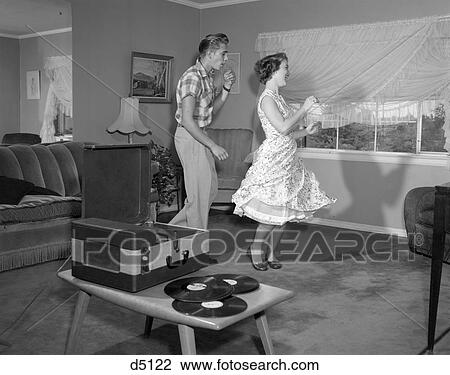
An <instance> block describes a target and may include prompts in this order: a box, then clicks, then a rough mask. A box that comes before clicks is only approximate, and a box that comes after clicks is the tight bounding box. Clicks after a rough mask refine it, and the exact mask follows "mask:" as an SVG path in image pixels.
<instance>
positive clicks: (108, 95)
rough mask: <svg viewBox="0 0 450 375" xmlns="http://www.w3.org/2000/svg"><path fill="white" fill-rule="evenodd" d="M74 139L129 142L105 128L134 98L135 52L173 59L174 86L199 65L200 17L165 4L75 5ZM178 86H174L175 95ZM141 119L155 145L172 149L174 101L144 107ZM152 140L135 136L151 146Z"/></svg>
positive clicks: (86, 0)
mask: <svg viewBox="0 0 450 375" xmlns="http://www.w3.org/2000/svg"><path fill="white" fill-rule="evenodd" d="M71 3H72V17H73V21H72V33H73V57H74V60H75V65H74V67H73V69H74V70H73V77H74V79H73V95H74V139H75V140H80V141H87V140H88V141H93V142H101V143H125V142H126V137H125V136H123V135H120V134H113V135H110V134H108V133H107V132H106V128H107V127H108V126H109V125H111V124H112V123H113V122H114V121H115V120H116V118H117V116H118V114H119V109H120V98H121V97H126V96H128V95H129V89H130V69H131V67H130V61H131V52H132V51H138V52H145V53H153V54H161V55H168V56H173V57H174V60H173V70H172V73H173V75H172V82H173V83H174V84H175V83H176V81H177V79H178V77H180V76H181V74H182V73H183V71H184V70H186V69H187V67H188V66H190V65H191V64H192V63H193V62H194V61H195V50H196V47H197V45H198V42H199V27H200V26H199V25H200V20H199V17H200V12H199V11H198V10H197V9H194V8H190V7H187V6H183V5H180V4H176V3H172V2H168V1H164V0H152V1H146V0H96V1H90V0H72V1H71ZM174 91H175V87H172V92H174ZM140 111H141V112H142V115H141V119H142V121H143V122H144V124H145V125H146V126H147V127H149V128H150V129H151V130H152V132H153V135H152V136H151V138H152V139H154V140H155V141H156V142H158V143H160V144H162V145H166V146H172V145H173V140H172V134H173V133H174V131H175V125H176V123H175V120H174V113H175V100H174V101H173V102H172V103H171V104H164V103H158V104H155V103H145V104H143V103H141V104H140ZM152 120H154V122H153V121H152ZM149 139H150V137H148V136H139V135H136V136H135V137H134V142H136V143H137V142H148V140H149Z"/></svg>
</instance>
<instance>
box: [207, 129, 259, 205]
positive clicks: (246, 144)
mask: <svg viewBox="0 0 450 375" xmlns="http://www.w3.org/2000/svg"><path fill="white" fill-rule="evenodd" d="M207 134H208V136H209V137H210V138H211V139H212V140H213V141H214V142H215V143H217V144H218V145H219V146H222V147H223V148H224V149H225V150H227V152H228V154H229V157H228V158H227V159H225V160H217V159H215V164H216V171H217V178H218V185H219V186H218V188H219V189H218V193H217V196H216V198H215V199H214V201H213V205H222V204H231V196H232V195H233V193H234V192H235V191H236V190H237V189H238V188H239V186H240V185H241V181H242V179H243V178H244V177H245V174H246V173H247V170H248V168H249V167H250V165H251V162H247V161H246V158H247V156H248V155H249V154H250V153H251V152H252V141H253V131H252V130H251V129H216V128H208V129H207Z"/></svg>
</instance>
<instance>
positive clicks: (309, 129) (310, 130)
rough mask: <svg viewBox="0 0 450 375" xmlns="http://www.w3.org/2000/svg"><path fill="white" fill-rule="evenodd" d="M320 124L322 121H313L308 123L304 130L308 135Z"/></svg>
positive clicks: (317, 128) (318, 127)
mask: <svg viewBox="0 0 450 375" xmlns="http://www.w3.org/2000/svg"><path fill="white" fill-rule="evenodd" d="M321 126H322V123H321V122H320V121H316V122H313V123H312V124H310V125H308V126H307V127H306V128H305V130H306V132H307V133H308V135H311V134H314V133H316V132H317V131H318V130H319V129H320V127H321Z"/></svg>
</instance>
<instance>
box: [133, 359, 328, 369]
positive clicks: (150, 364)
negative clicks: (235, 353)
mask: <svg viewBox="0 0 450 375" xmlns="http://www.w3.org/2000/svg"><path fill="white" fill-rule="evenodd" d="M130 369H131V370H133V371H145V370H148V371H156V370H162V371H172V370H175V371H179V370H181V371H208V372H216V371H217V372H221V371H270V372H274V371H319V362H317V361H307V362H305V361H284V360H282V359H281V358H279V359H278V360H275V361H246V360H236V359H229V360H223V359H220V358H219V359H217V360H215V361H183V360H178V361H173V360H172V359H168V358H167V359H157V360H156V361H155V360H153V359H150V360H144V359H136V360H135V361H132V362H131V363H130Z"/></svg>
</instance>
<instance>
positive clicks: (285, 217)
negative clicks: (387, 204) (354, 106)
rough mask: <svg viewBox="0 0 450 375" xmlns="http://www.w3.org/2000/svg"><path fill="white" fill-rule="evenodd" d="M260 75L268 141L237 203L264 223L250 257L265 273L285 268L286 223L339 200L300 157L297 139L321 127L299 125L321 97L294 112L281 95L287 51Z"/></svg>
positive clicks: (267, 60)
mask: <svg viewBox="0 0 450 375" xmlns="http://www.w3.org/2000/svg"><path fill="white" fill-rule="evenodd" d="M255 71H256V74H257V76H258V78H259V80H260V82H261V83H263V84H264V85H265V89H264V91H263V92H262V94H261V96H260V97H259V100H258V104H257V110H258V116H259V118H260V120H261V125H262V127H263V130H264V133H265V135H266V139H265V140H264V142H263V143H262V144H261V146H260V147H259V148H258V150H257V151H256V152H255V153H254V157H253V164H252V166H251V167H250V168H249V170H248V171H247V174H246V176H245V178H244V180H243V181H242V183H241V187H240V188H239V189H238V190H237V191H236V193H235V194H233V197H232V201H233V203H235V204H236V208H235V210H234V213H235V214H237V215H239V216H242V215H245V216H248V217H250V218H252V219H254V220H256V221H258V222H259V225H258V228H257V229H256V234H255V238H254V240H253V243H252V245H251V247H250V255H251V258H252V264H253V267H254V268H255V269H257V270H259V271H266V270H267V269H268V268H269V267H270V268H273V269H279V268H281V263H280V262H279V261H278V260H277V259H276V258H275V257H274V252H273V249H274V248H275V247H276V245H277V244H278V243H279V240H280V237H281V234H282V229H283V228H284V225H285V224H286V223H287V222H289V221H301V220H304V219H307V218H309V217H310V216H312V214H313V213H314V212H315V211H316V210H318V209H319V208H321V207H324V206H326V205H329V204H331V203H334V202H335V201H336V200H335V199H334V198H331V197H329V196H327V195H326V193H324V192H323V191H322V190H320V189H319V183H318V181H317V180H316V178H315V176H314V173H312V172H311V171H309V170H307V169H306V168H305V167H304V166H303V163H302V161H301V159H300V158H299V156H298V154H297V143H296V140H297V139H299V138H302V137H304V136H306V135H308V134H313V133H314V132H316V131H317V128H318V125H319V123H314V124H311V125H309V126H307V127H302V126H301V127H300V128H299V126H298V121H299V120H301V119H302V118H303V117H304V116H305V115H306V113H307V111H308V110H309V109H310V108H311V107H312V106H313V105H314V104H315V103H318V100H317V98H315V97H314V96H310V97H308V98H307V99H306V100H305V103H304V104H303V106H302V108H300V109H299V110H294V109H292V108H291V107H289V106H288V105H287V104H286V102H285V100H284V99H283V97H282V96H281V95H280V94H279V93H278V89H279V88H280V87H283V86H285V85H286V79H287V78H288V77H289V70H288V59H287V56H286V54H285V53H277V54H274V55H270V56H266V57H264V58H263V59H261V60H259V61H258V62H257V63H256V64H255ZM275 229H277V230H276V231H275ZM270 240H271V241H270ZM269 241H270V243H271V246H270V245H269V251H268V253H267V254H265V252H264V249H263V246H262V245H263V244H264V243H268V242H269Z"/></svg>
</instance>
